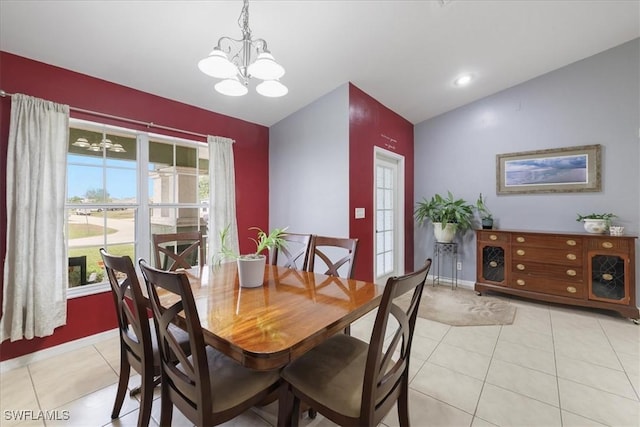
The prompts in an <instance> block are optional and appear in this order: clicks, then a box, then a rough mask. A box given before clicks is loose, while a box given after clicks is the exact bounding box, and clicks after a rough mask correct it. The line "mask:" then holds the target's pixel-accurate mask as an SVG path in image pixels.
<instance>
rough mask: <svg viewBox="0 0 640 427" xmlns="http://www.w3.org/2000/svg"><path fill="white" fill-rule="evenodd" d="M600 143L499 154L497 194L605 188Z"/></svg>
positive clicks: (563, 191)
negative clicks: (602, 176)
mask: <svg viewBox="0 0 640 427" xmlns="http://www.w3.org/2000/svg"><path fill="white" fill-rule="evenodd" d="M600 155H601V147H600V145H584V146H580V147H566V148H553V149H549V150H538V151H524V152H520V153H507V154H498V155H497V156H496V165H497V167H496V175H497V176H496V191H497V193H498V194H530V193H570V192H580V191H602V183H601V175H600Z"/></svg>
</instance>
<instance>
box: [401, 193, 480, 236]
mask: <svg viewBox="0 0 640 427" xmlns="http://www.w3.org/2000/svg"><path fill="white" fill-rule="evenodd" d="M473 208H474V207H473V205H471V204H469V203H467V202H466V201H465V200H464V199H455V198H454V197H453V194H451V191H448V192H447V197H443V196H441V195H440V194H435V195H433V196H432V197H431V199H430V200H427V199H426V198H424V199H423V200H422V201H421V202H418V203H417V204H416V209H415V212H414V215H415V218H416V221H418V222H419V223H423V222H424V221H426V220H429V221H431V222H432V223H433V231H434V234H435V237H436V241H438V242H442V243H450V242H451V241H453V238H454V236H455V233H456V231H464V230H467V229H469V228H471V226H472V224H471V220H472V218H473Z"/></svg>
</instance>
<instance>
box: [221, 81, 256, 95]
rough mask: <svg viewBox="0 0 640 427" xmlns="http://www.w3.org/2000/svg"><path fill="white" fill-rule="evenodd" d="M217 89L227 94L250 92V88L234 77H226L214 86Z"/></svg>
mask: <svg viewBox="0 0 640 427" xmlns="http://www.w3.org/2000/svg"><path fill="white" fill-rule="evenodd" d="M214 88H215V89H216V91H218V92H220V93H221V94H223V95H227V96H243V95H246V94H247V92H249V89H247V87H246V86H245V85H243V84H242V83H240V81H239V80H238V79H237V78H236V77H234V78H231V79H224V80H222V81H220V82H218V83H216V85H215V86H214Z"/></svg>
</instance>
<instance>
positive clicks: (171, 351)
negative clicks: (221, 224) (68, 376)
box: [139, 260, 279, 426]
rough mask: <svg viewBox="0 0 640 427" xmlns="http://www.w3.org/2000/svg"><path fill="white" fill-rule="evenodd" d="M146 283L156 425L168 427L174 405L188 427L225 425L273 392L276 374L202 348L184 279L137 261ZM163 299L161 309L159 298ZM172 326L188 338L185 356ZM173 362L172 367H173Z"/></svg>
mask: <svg viewBox="0 0 640 427" xmlns="http://www.w3.org/2000/svg"><path fill="white" fill-rule="evenodd" d="M139 265H140V269H141V270H142V274H143V276H144V278H145V282H146V285H147V291H148V293H149V299H150V300H151V308H152V311H153V318H154V322H155V325H156V331H157V333H158V343H159V348H160V366H161V372H162V382H161V410H160V425H162V426H165V425H166V426H168V425H171V418H172V416H173V406H174V405H175V407H176V408H178V409H179V410H180V412H182V413H183V414H184V416H185V417H187V418H188V419H189V420H190V422H191V423H193V424H195V425H197V426H210V425H216V424H220V423H223V422H226V421H228V420H230V419H232V418H234V417H236V416H237V415H239V414H241V413H242V412H244V411H246V410H248V409H249V408H251V407H252V406H254V405H256V404H258V403H260V402H261V401H262V400H263V399H265V398H266V397H267V396H269V395H270V394H272V393H274V391H275V390H276V389H277V387H278V385H279V373H278V372H277V371H268V372H260V371H253V370H250V369H247V368H245V367H243V366H242V365H240V364H239V363H237V362H236V361H234V360H232V359H230V358H229V357H227V356H225V355H224V354H222V353H220V352H218V351H217V350H215V349H213V348H211V347H207V346H205V342H204V336H203V332H202V327H201V325H200V318H199V316H198V310H197V307H196V303H195V299H194V297H193V293H192V291H191V285H190V283H189V279H188V277H187V275H186V274H185V273H184V272H168V271H164V270H159V269H156V268H153V267H151V266H150V265H149V264H148V263H147V262H146V261H144V260H140V261H139ZM161 294H162V295H163V298H166V301H168V302H167V304H166V305H165V304H163V303H162V301H161V298H160V295H161ZM176 326H181V327H182V328H183V329H184V330H186V331H187V333H188V335H189V343H190V353H187V352H185V351H184V349H183V348H182V347H181V346H180V345H178V344H177V343H176V336H175V331H176V329H177V328H176ZM176 361H177V362H178V363H175V362H176Z"/></svg>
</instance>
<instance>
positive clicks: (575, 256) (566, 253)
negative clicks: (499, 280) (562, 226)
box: [511, 245, 582, 266]
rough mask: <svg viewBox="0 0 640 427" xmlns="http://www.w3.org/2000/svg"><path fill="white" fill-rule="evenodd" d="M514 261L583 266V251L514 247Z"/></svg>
mask: <svg viewBox="0 0 640 427" xmlns="http://www.w3.org/2000/svg"><path fill="white" fill-rule="evenodd" d="M511 259H512V260H513V261H517V262H521V261H537V262H548V263H551V264H562V265H572V266H573V265H577V266H580V265H582V251H581V250H574V249H573V248H570V249H564V248H563V249H549V248H539V247H529V246H515V245H514V246H513V249H512V250H511Z"/></svg>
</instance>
